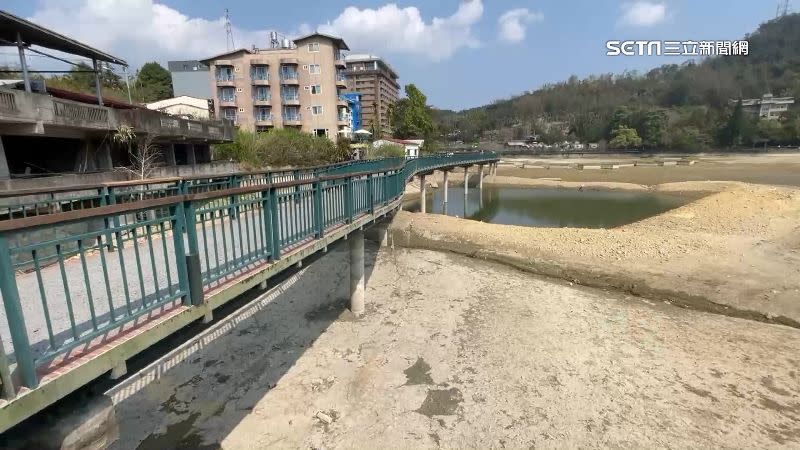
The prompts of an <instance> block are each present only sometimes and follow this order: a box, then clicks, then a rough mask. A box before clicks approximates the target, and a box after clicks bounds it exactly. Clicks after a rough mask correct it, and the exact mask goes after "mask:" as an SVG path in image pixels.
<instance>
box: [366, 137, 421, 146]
mask: <svg viewBox="0 0 800 450" xmlns="http://www.w3.org/2000/svg"><path fill="white" fill-rule="evenodd" d="M377 141H387V142H394V143H395V144H403V145H422V142H419V141H421V139H397V138H390V137H386V138H380V139H378V140H377ZM377 141H376V142H377ZM423 142H424V141H423Z"/></svg>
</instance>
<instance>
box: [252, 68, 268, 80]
mask: <svg viewBox="0 0 800 450" xmlns="http://www.w3.org/2000/svg"><path fill="white" fill-rule="evenodd" d="M250 78H252V79H254V80H268V79H269V75H268V74H267V66H253V67H251V68H250Z"/></svg>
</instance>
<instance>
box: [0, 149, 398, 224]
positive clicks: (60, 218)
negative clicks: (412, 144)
mask: <svg viewBox="0 0 800 450" xmlns="http://www.w3.org/2000/svg"><path fill="white" fill-rule="evenodd" d="M398 159H403V158H387V159H383V160H369V161H370V162H373V163H374V162H376V161H388V162H396V161H397V160H398ZM412 161H413V160H412ZM322 167H328V166H322ZM348 167H352V166H348ZM404 167H405V164H402V163H398V164H394V165H391V166H387V167H382V168H378V169H374V170H365V171H360V172H347V176H349V177H361V176H367V175H373V174H377V173H382V172H386V171H397V170H400V169H402V168H404ZM283 172H287V171H270V172H266V174H273V173H283ZM248 174H255V175H260V174H262V173H261V172H250V173H248V172H240V173H233V174H230V175H220V176H219V177H220V178H225V177H227V176H236V175H248ZM342 177H343V175H341V174H340V175H335V174H334V175H325V176H318V175H316V173H315V174H314V175H313V177H312V178H306V179H302V180H293V181H285V182H280V183H266V184H259V185H254V186H245V187H238V188H228V189H218V190H214V191H209V192H207V193H203V194H208V195H201V194H200V193H197V194H185V191H183V190H182V192H184V193H183V194H176V195H171V196H167V197H162V198H160V199H157V200H158V201H153V200H152V199H148V200H139V201H137V202H131V203H126V204H124V205H113V206H99V207H94V208H89V209H81V210H77V211H69V212H60V213H53V214H46V215H39V216H32V217H25V218H19V219H9V220H5V221H0V232H2V231H17V230H23V229H27V228H33V227H38V226H43V225H51V224H54V223H59V222H65V223H66V222H72V221H75V220H82V219H90V218H94V217H101V216H105V215H108V214H114V213H124V212H131V211H137V210H142V209H147V208H152V207H156V206H163V205H167V204H170V203H174V202H178V201H186V200H198V199H206V198H214V197H221V196H227V195H237V194H249V193H253V192H259V191H263V190H264V189H270V188H287V187H295V186H301V185H306V184H312V183H316V182H319V181H331V180H335V179H340V178H342ZM204 178H208V177H203V176H200V177H199V178H197V179H204ZM213 178H216V177H213ZM190 179H192V177H186V178H180V177H174V178H160V179H152V180H147V183H142V182H139V180H132V181H121V182H111V183H101V184H99V185H97V187H110V186H136V185H141V184H163V183H169V182H173V181H183V180H190ZM87 189H91V188H87ZM87 189H84V190H87ZM134 193H135V192H134ZM139 204H141V205H143V206H139Z"/></svg>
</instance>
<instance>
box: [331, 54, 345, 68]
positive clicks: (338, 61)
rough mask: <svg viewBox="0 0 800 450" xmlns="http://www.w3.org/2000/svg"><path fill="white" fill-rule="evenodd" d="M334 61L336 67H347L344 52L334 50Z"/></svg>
mask: <svg viewBox="0 0 800 450" xmlns="http://www.w3.org/2000/svg"><path fill="white" fill-rule="evenodd" d="M333 63H334V64H335V65H336V67H347V64H346V63H345V62H344V53H342V52H334V53H333Z"/></svg>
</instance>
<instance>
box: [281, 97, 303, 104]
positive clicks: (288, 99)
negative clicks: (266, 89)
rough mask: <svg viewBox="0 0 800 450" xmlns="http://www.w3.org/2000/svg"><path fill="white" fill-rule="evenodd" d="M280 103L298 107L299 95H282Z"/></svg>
mask: <svg viewBox="0 0 800 450" xmlns="http://www.w3.org/2000/svg"><path fill="white" fill-rule="evenodd" d="M281 103H282V104H284V105H300V96H299V95H282V96H281Z"/></svg>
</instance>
